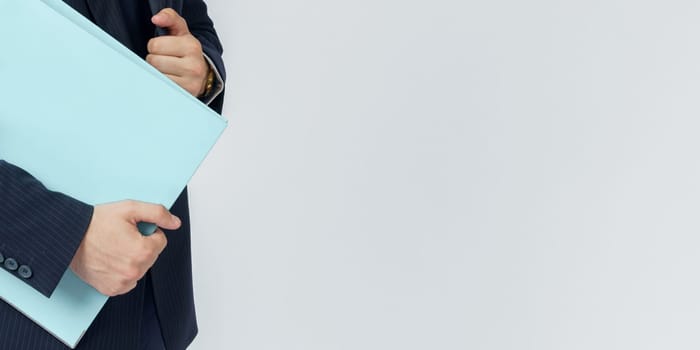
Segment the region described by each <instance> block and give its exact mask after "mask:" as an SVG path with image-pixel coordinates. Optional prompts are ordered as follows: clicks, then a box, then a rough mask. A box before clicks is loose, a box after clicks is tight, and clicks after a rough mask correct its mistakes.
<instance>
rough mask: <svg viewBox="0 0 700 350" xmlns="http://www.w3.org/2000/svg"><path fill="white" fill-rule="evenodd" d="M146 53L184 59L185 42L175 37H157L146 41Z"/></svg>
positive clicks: (185, 53)
mask: <svg viewBox="0 0 700 350" xmlns="http://www.w3.org/2000/svg"><path fill="white" fill-rule="evenodd" d="M147 50H148V53H151V54H155V55H165V56H175V57H185V56H187V54H189V53H190V52H188V47H187V45H186V42H185V41H183V39H182V38H180V37H176V36H159V37H155V38H153V39H151V40H149V41H148V46H147Z"/></svg>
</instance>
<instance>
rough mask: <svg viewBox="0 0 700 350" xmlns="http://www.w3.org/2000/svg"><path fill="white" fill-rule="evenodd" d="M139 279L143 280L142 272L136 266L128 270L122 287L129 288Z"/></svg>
mask: <svg viewBox="0 0 700 350" xmlns="http://www.w3.org/2000/svg"><path fill="white" fill-rule="evenodd" d="M139 278H141V271H140V269H139V268H137V267H135V266H133V267H130V268H128V269H127V270H126V271H125V272H124V276H123V277H122V281H121V282H122V287H128V286H129V285H131V284H132V283H133V282H134V281H137V280H138V279H139Z"/></svg>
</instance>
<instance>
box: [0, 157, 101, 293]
mask: <svg viewBox="0 0 700 350" xmlns="http://www.w3.org/2000/svg"><path fill="white" fill-rule="evenodd" d="M0 198H1V199H2V203H1V204H0V253H2V254H3V255H4V256H5V257H6V258H7V257H12V258H14V259H16V260H17V262H19V263H20V264H26V265H28V266H30V267H31V268H32V270H33V276H32V277H31V278H30V279H26V280H25V279H21V280H22V281H24V282H27V283H28V284H29V285H31V286H32V287H33V288H34V289H36V290H38V291H39V292H41V293H42V294H44V295H46V296H50V295H51V293H53V290H54V289H55V288H56V285H57V284H58V281H59V280H60V279H61V277H62V276H63V273H64V272H65V270H66V267H67V266H68V265H69V264H70V261H71V260H72V259H73V255H75V251H76V250H77V249H78V246H79V245H80V241H81V240H82V239H83V234H84V233H85V230H86V229H87V227H88V224H89V223H90V219H91V218H92V207H91V206H89V205H86V204H84V203H81V202H78V201H76V200H74V199H72V198H69V197H67V196H65V195H63V194H60V193H56V192H51V191H48V190H47V189H46V188H45V187H44V186H43V185H42V184H41V183H39V182H38V181H36V180H35V179H34V178H33V177H31V176H30V175H29V174H27V173H26V172H25V171H24V170H21V169H19V168H17V167H15V166H13V165H11V164H9V163H7V162H5V161H2V160H0ZM39 213H41V214H39ZM18 278H19V277H18Z"/></svg>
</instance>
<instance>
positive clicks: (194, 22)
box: [181, 0, 226, 113]
mask: <svg viewBox="0 0 700 350" xmlns="http://www.w3.org/2000/svg"><path fill="white" fill-rule="evenodd" d="M181 15H182V17H183V18H185V20H186V21H187V25H188V26H189V28H190V32H191V33H192V35H194V36H195V37H196V38H197V39H198V40H199V42H200V43H202V50H203V51H204V53H205V54H206V55H207V56H208V57H209V59H211V60H212V62H214V65H215V66H216V69H217V71H218V72H219V74H220V75H221V77H222V78H223V80H224V81H225V80H226V69H225V67H224V60H223V57H222V55H223V53H224V49H223V47H222V46H221V41H220V40H219V36H218V35H217V34H216V30H215V29H214V23H213V22H212V20H211V18H209V14H208V13H207V5H206V4H205V3H204V1H202V0H184V2H183V4H182V13H181ZM223 104H224V92H222V93H221V94H219V96H218V97H217V98H216V99H214V101H212V102H211V103H210V104H209V107H211V108H212V109H214V110H215V111H217V112H219V113H221V110H222V107H223Z"/></svg>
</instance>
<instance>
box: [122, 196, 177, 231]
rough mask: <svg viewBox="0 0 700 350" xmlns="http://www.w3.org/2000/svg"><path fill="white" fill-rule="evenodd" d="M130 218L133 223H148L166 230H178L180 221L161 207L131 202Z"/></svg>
mask: <svg viewBox="0 0 700 350" xmlns="http://www.w3.org/2000/svg"><path fill="white" fill-rule="evenodd" d="M129 214H130V216H131V219H133V220H134V221H135V222H150V223H153V224H156V225H157V226H158V227H162V228H164V229H168V230H176V229H178V228H180V225H181V222H180V219H179V218H178V217H177V216H175V215H173V214H170V212H169V211H168V209H166V208H165V207H164V206H162V205H156V204H149V203H143V202H131V208H130V213H129Z"/></svg>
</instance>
